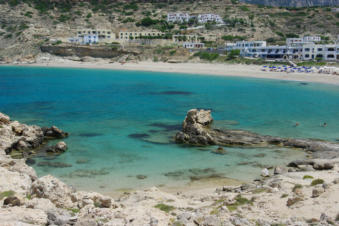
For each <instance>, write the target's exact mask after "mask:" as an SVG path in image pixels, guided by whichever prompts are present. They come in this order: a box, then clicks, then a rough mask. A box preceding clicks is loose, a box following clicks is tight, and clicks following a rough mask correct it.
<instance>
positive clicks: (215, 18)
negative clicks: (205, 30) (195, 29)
mask: <svg viewBox="0 0 339 226" xmlns="http://www.w3.org/2000/svg"><path fill="white" fill-rule="evenodd" d="M197 20H198V23H200V24H206V23H208V22H215V23H217V24H223V23H224V21H223V19H222V18H221V17H220V16H219V15H217V14H199V15H198V16H197Z"/></svg>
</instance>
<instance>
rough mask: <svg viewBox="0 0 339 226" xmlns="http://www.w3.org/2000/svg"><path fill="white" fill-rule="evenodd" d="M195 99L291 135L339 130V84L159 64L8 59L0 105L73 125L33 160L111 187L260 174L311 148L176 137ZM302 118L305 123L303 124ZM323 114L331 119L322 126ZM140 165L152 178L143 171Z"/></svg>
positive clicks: (220, 119)
mask: <svg viewBox="0 0 339 226" xmlns="http://www.w3.org/2000/svg"><path fill="white" fill-rule="evenodd" d="M191 108H209V109H212V110H213V117H214V118H215V120H216V122H215V126H216V127H222V128H225V127H226V128H238V129H249V130H252V131H255V132H259V133H263V134H269V135H278V136H284V137H304V138H322V139H327V140H331V141H335V140H336V139H338V138H339V134H338V131H339V87H337V86H330V85H323V84H313V83H300V82H287V81H279V80H263V79H260V80H256V79H246V78H235V77H218V76H197V75H184V74H171V73H154V72H134V71H110V70H89V69H60V68H59V69H54V68H29V67H0V111H2V112H4V113H6V114H9V115H10V116H11V117H12V119H16V120H20V121H22V122H25V123H27V124H38V125H40V126H46V125H48V126H51V125H57V126H58V127H60V128H62V129H63V130H65V131H68V132H69V133H70V134H71V136H70V137H69V138H67V139H66V140H65V141H66V142H67V144H68V145H69V150H68V151H67V152H66V153H64V154H62V155H60V156H57V157H56V158H54V159H46V158H36V159H35V160H36V161H37V163H36V164H35V165H33V167H34V168H35V169H36V170H37V172H38V174H39V175H45V174H53V175H56V176H58V177H60V178H62V179H63V180H64V181H66V182H67V183H69V184H71V185H74V186H76V187H78V188H80V189H95V190H97V191H100V192H110V191H112V190H115V189H124V188H142V187H148V186H153V185H160V184H165V185H167V186H177V185H183V184H186V183H188V182H189V181H190V180H192V179H194V177H195V176H211V175H215V174H218V175H221V176H226V177H230V178H236V179H241V180H250V179H253V178H254V177H256V176H257V175H258V173H259V172H260V170H261V168H262V167H263V166H262V165H267V164H269V165H271V164H282V163H286V162H288V161H289V160H291V159H294V158H298V157H300V156H301V155H302V153H301V152H299V151H295V150H278V149H272V150H271V149H260V148H258V149H241V148H227V150H228V154H226V155H223V156H221V155H215V154H212V153H211V152H210V150H213V149H215V148H216V147H210V148H207V149H205V150H201V149H199V148H188V147H182V146H178V145H176V144H173V143H172V142H171V139H172V137H173V136H174V134H175V133H176V130H177V129H178V127H179V126H180V123H181V122H182V120H183V119H184V117H185V114H186V112H187V110H189V109H191ZM296 122H299V123H300V126H299V127H294V126H293V125H294V124H295V123H296ZM323 122H327V124H328V126H327V127H326V128H323V127H321V126H320V125H321V124H322V123H323ZM131 134H132V135H131ZM147 136H149V137H147ZM258 154H259V155H258ZM260 154H261V155H260ZM79 160H80V161H81V163H82V164H80V163H79ZM77 161H78V163H77ZM41 162H63V163H68V164H70V165H69V167H66V168H55V167H48V166H39V165H38V164H39V163H41ZM84 162H85V163H84ZM260 164H261V165H260ZM207 168H208V169H207ZM190 169H191V170H190ZM192 169H193V170H192ZM203 169H205V170H203ZM174 171H177V172H175V173H173V172H174ZM169 172H172V173H170V174H168V173H169ZM137 175H146V176H147V178H145V179H137V177H136V176H137Z"/></svg>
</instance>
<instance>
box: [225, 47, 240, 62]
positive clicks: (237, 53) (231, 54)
mask: <svg viewBox="0 0 339 226" xmlns="http://www.w3.org/2000/svg"><path fill="white" fill-rule="evenodd" d="M239 56H240V50H239V49H232V50H231V51H230V52H229V53H227V58H226V59H227V60H233V59H235V58H237V57H239Z"/></svg>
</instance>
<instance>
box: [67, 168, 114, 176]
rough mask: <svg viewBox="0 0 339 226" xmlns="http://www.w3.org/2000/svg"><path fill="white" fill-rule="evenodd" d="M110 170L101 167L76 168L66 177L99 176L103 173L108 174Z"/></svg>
mask: <svg viewBox="0 0 339 226" xmlns="http://www.w3.org/2000/svg"><path fill="white" fill-rule="evenodd" d="M107 174H109V172H108V171H107V170H106V169H99V170H89V169H78V170H75V171H73V172H71V173H69V174H67V175H65V177H69V178H74V177H89V178H93V177H97V176H102V175H107Z"/></svg>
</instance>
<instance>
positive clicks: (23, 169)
mask: <svg viewBox="0 0 339 226" xmlns="http://www.w3.org/2000/svg"><path fill="white" fill-rule="evenodd" d="M0 166H1V167H3V168H5V169H7V170H9V171H12V172H19V173H22V174H27V175H28V176H29V177H30V178H31V180H32V181H34V180H36V179H37V175H36V172H35V170H34V169H33V168H32V167H30V166H28V165H26V164H25V160H24V159H12V158H11V157H10V156H8V155H1V154H0Z"/></svg>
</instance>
